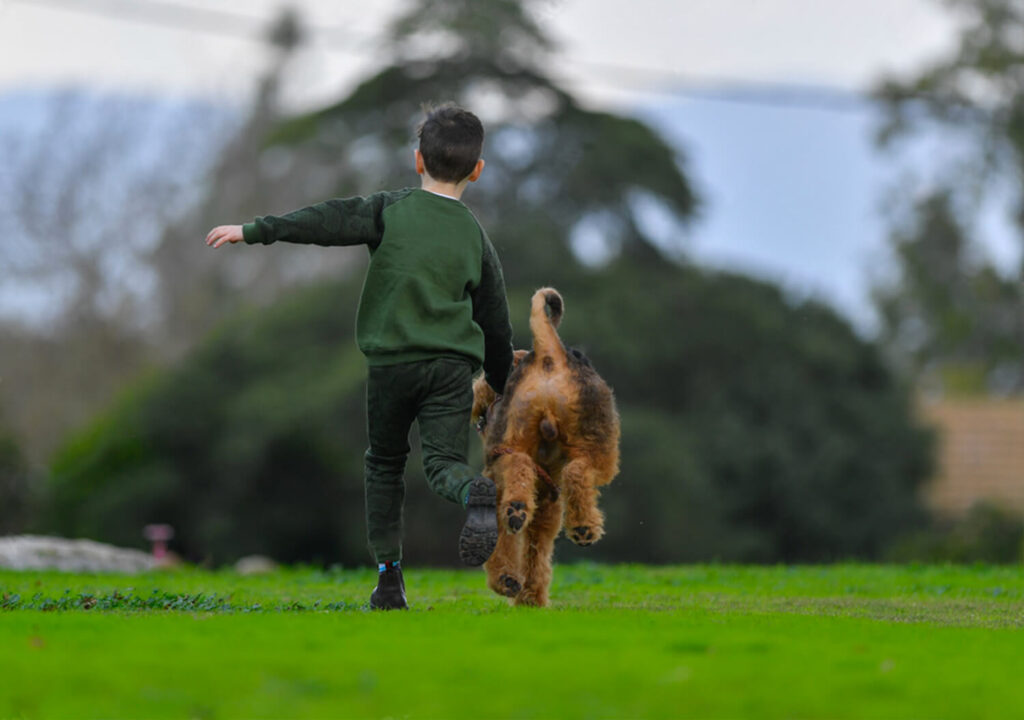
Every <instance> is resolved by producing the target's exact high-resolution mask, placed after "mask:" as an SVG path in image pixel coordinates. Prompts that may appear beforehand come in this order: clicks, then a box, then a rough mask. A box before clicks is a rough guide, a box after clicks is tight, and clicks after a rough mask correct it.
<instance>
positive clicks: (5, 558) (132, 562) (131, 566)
mask: <svg viewBox="0 0 1024 720" xmlns="http://www.w3.org/2000/svg"><path fill="white" fill-rule="evenodd" d="M153 567H154V561H153V557H152V556H151V555H148V554H147V553H144V552H142V551H140V550H131V549H128V548H119V547H115V546H113V545H105V544H103V543H98V542H94V541H93V540H68V539H66V538H59V537H46V536H42V535H11V536H8V537H0V568H9V569H12V570H64V571H67V572H123V573H136V572H145V571H146V570H152V569H153Z"/></svg>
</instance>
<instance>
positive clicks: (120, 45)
mask: <svg viewBox="0 0 1024 720" xmlns="http://www.w3.org/2000/svg"><path fill="white" fill-rule="evenodd" d="M293 4H294V5H296V6H298V7H299V8H300V9H301V10H302V12H303V15H304V17H305V18H306V19H307V21H308V23H309V24H310V25H311V26H313V27H315V28H320V29H321V30H320V31H319V32H316V33H314V34H313V36H312V43H311V46H310V47H309V48H308V49H307V50H306V51H305V52H304V53H303V55H302V57H301V58H300V60H299V62H298V64H297V65H298V67H297V68H296V82H294V83H293V86H292V101H293V102H294V103H296V104H299V105H307V104H315V103H317V102H321V101H324V100H327V99H333V98H336V97H337V95H338V93H339V91H340V90H343V89H344V88H345V87H347V86H350V85H351V84H352V83H353V82H354V81H355V80H357V79H358V78H359V77H360V76H362V75H363V74H365V73H367V72H369V71H370V70H372V69H373V68H374V67H375V66H376V65H377V63H378V62H379V59H378V58H377V57H376V46H375V43H374V38H375V37H376V36H378V35H379V33H380V31H381V29H382V28H383V27H384V26H385V25H386V23H387V21H388V20H389V19H390V18H391V17H393V15H394V13H395V12H396V11H397V10H398V9H400V8H401V7H402V6H403V5H404V3H403V2H401V0H372V2H366V1H365V0H362V1H356V0H298V1H297V2H294V3H293ZM126 5H127V6H130V7H129V8H127V9H126ZM147 5H148V7H147ZM167 5H176V6H183V5H184V6H188V7H193V8H200V9H202V10H206V11H223V12H228V13H232V14H237V15H240V16H245V17H252V18H254V19H255V18H271V17H273V16H274V15H275V13H276V12H277V10H278V8H279V7H280V6H281V5H282V1H281V0H207V1H206V2H199V1H198V0H0V60H2V61H0V89H2V88H10V87H24V86H26V85H28V86H36V85H39V84H47V85H49V84H68V83H74V84H79V83H89V84H93V85H103V86H105V87H116V88H125V89H131V90H135V91H138V90H145V91H149V92H155V93H164V92H168V91H175V92H185V93H196V92H198V93H206V94H212V95H215V96H221V97H224V98H225V99H228V100H239V99H242V98H244V97H245V96H246V94H247V93H248V92H249V91H250V89H251V83H252V79H253V78H254V77H255V76H256V75H257V74H258V73H259V71H260V69H261V67H262V65H263V63H264V62H265V55H264V54H263V53H262V52H261V45H260V44H259V43H258V42H253V40H251V39H247V38H251V37H253V35H254V34H255V33H256V31H255V30H254V27H256V24H255V23H249V22H231V21H230V20H228V19H226V18H218V17H217V16H215V15H212V14H211V15H206V16H200V17H199V18H197V22H196V23H195V25H194V26H191V27H182V26H181V25H180V24H179V23H178V22H177V21H176V20H174V19H173V17H174V13H173V12H170V11H169V10H168V8H167V7H166V6H167ZM535 5H536V7H537V8H538V11H539V15H540V16H541V19H542V20H544V21H546V22H545V27H546V28H547V29H548V30H549V31H551V32H552V33H553V34H554V35H555V37H556V38H557V39H558V40H559V41H560V42H561V45H562V52H561V53H560V54H559V55H558V57H557V59H556V61H555V67H553V68H552V70H553V71H554V72H555V73H557V74H559V75H560V76H562V77H564V78H566V79H571V80H572V81H573V82H574V86H575V87H576V89H577V91H580V92H584V93H585V94H586V95H587V96H588V97H589V98H590V99H592V100H593V101H594V102H598V103H611V102H615V103H625V102H630V98H631V97H634V96H635V93H634V92H626V89H627V88H632V89H640V90H649V89H656V88H657V87H658V86H659V85H665V84H667V83H668V82H669V79H670V77H671V75H672V74H677V75H679V76H680V77H681V78H685V79H688V80H689V81H701V80H705V81H707V82H712V83H714V82H716V81H719V80H726V81H728V80H747V81H772V82H788V83H812V84H822V85H830V86H837V87H841V88H846V89H859V88H863V87H865V86H866V85H868V84H869V83H870V82H871V81H872V80H873V79H875V78H876V77H877V76H878V74H879V73H880V72H882V71H883V70H886V69H896V70H906V69H908V68H912V67H914V66H915V65H917V64H918V63H920V62H921V61H922V60H924V59H927V58H929V57H932V56H934V55H935V54H936V53H939V52H941V50H942V49H943V48H946V47H948V46H949V44H950V42H951V38H952V28H953V23H952V19H951V18H950V16H949V14H948V11H946V10H945V9H944V8H943V7H941V6H940V4H939V3H938V2H936V0H827V1H823V0H630V1H629V2H623V1H622V0H537V2H536V3H535ZM142 15H145V16H146V17H148V18H149V19H150V21H151V22H143V21H142ZM169 18H170V19H169ZM201 28H202V29H201ZM609 66H614V67H609ZM616 68H639V69H652V70H656V71H658V73H664V74H665V75H666V76H668V77H663V76H661V75H660V74H633V73H630V72H629V71H628V70H625V69H623V70H620V69H616Z"/></svg>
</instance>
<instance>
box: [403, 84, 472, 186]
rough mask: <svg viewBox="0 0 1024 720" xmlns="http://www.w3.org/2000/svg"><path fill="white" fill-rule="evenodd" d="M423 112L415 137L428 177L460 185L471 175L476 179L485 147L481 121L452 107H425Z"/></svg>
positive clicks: (451, 104)
mask: <svg viewBox="0 0 1024 720" xmlns="http://www.w3.org/2000/svg"><path fill="white" fill-rule="evenodd" d="M424 112H425V113H426V117H425V118H424V119H423V122H422V123H420V126H419V127H418V128H416V136H417V137H418V138H419V139H420V147H419V152H420V155H421V156H422V158H423V165H424V166H425V169H426V171H427V174H428V175H430V177H432V178H433V179H434V180H439V181H441V182H449V183H459V182H462V181H463V180H465V179H466V178H470V176H471V175H474V173H475V174H476V175H479V174H480V173H479V169H481V168H482V162H483V161H481V160H480V153H481V151H482V150H483V146H484V126H483V124H482V123H481V122H480V118H478V117H477V116H476V115H474V114H473V113H471V112H469V110H464V109H462V108H460V107H459V106H458V105H455V104H454V103H445V104H444V105H439V106H437V107H426V108H424ZM478 165H479V167H478ZM470 179H471V180H475V179H476V178H475V177H472V178H470Z"/></svg>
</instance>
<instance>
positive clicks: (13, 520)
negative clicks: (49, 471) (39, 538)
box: [0, 426, 34, 536]
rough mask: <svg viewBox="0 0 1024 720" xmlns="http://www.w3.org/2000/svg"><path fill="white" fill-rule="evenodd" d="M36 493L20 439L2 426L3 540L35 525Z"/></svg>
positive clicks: (0, 522) (0, 512) (0, 510)
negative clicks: (30, 525)
mask: <svg viewBox="0 0 1024 720" xmlns="http://www.w3.org/2000/svg"><path fill="white" fill-rule="evenodd" d="M33 490H34V488H33V487H32V485H31V479H30V477H29V471H28V463H27V462H26V461H25V457H24V455H23V454H22V452H21V448H20V447H19V445H18V442H17V439H16V438H15V437H14V435H12V434H11V433H10V432H8V431H7V430H5V429H4V428H3V427H2V426H0V536H2V535H12V534H14V533H17V532H21V531H22V530H24V529H25V528H26V527H27V526H28V524H29V523H30V522H31V519H32V518H31V512H32V510H34V507H33V500H34V497H33Z"/></svg>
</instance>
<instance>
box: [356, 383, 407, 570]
mask: <svg viewBox="0 0 1024 720" xmlns="http://www.w3.org/2000/svg"><path fill="white" fill-rule="evenodd" d="M404 370H407V369H406V368H403V367H402V366H386V367H371V368H370V372H369V377H368V378H367V383H366V424H367V434H368V436H369V441H370V447H369V449H368V450H367V451H366V457H365V468H366V475H365V481H366V530H367V537H368V540H369V544H370V550H371V551H372V552H373V554H374V557H375V559H376V561H377V562H378V563H390V562H395V561H399V560H401V559H402V504H403V502H404V500H405V478H404V474H405V461H406V458H407V457H408V455H409V429H410V428H411V427H412V422H413V419H414V418H415V416H416V401H415V395H413V396H411V397H410V395H409V388H408V382H407V380H408V378H407V377H406V376H407V375H408V373H407V372H404Z"/></svg>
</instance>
